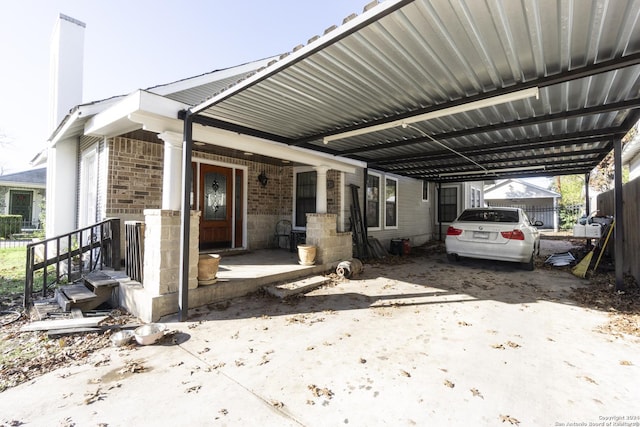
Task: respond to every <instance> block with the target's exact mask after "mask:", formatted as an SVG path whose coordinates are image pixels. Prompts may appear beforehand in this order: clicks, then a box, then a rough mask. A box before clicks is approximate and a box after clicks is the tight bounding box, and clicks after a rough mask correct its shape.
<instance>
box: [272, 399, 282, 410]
mask: <svg viewBox="0 0 640 427" xmlns="http://www.w3.org/2000/svg"><path fill="white" fill-rule="evenodd" d="M271 406H273V407H274V408H283V407H284V403H282V402H280V401H279V400H272V401H271Z"/></svg>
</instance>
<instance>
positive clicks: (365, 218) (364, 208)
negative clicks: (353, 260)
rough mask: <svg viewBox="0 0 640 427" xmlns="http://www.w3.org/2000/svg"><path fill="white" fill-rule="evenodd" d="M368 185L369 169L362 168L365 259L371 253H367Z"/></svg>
mask: <svg viewBox="0 0 640 427" xmlns="http://www.w3.org/2000/svg"><path fill="white" fill-rule="evenodd" d="M368 184H369V168H368V167H366V168H364V183H363V186H362V188H364V191H363V192H362V201H363V202H364V203H363V204H362V228H363V229H364V236H363V239H364V243H363V245H364V255H365V257H366V258H369V256H370V255H371V253H370V252H369V222H368V221H367V185H368Z"/></svg>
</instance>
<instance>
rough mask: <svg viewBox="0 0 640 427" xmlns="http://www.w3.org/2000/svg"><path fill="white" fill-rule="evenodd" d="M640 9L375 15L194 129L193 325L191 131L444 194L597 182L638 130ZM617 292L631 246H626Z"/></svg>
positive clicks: (408, 10) (441, 5)
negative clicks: (519, 184)
mask: <svg viewBox="0 0 640 427" xmlns="http://www.w3.org/2000/svg"><path fill="white" fill-rule="evenodd" d="M639 18H640V3H639V2H638V1H633V0H619V1H616V2H605V1H596V0H593V1H586V0H585V1H581V2H570V1H561V0H539V1H527V0H524V1H520V2H515V1H508V0H504V1H499V0H490V1H486V2H479V1H476V0H457V1H444V0H388V1H385V2H383V3H380V4H377V3H376V2H373V3H370V4H369V5H367V6H366V7H365V10H364V11H363V13H362V14H361V15H358V16H356V15H352V16H349V17H347V18H345V21H344V22H343V24H342V25H341V26H339V27H331V28H329V29H327V31H325V34H324V35H322V36H316V37H313V38H311V39H310V40H309V41H308V43H307V44H306V45H305V46H302V45H300V46H296V47H295V48H294V49H293V50H292V51H291V52H290V53H287V54H284V55H282V56H281V57H280V59H279V60H278V61H276V62H275V63H273V64H270V65H269V66H268V67H266V68H265V69H263V70H261V71H259V72H257V73H256V74H254V75H253V76H251V77H249V78H248V79H246V80H243V81H240V82H238V83H237V84H235V85H233V86H231V87H229V88H227V89H226V90H224V91H222V92H220V93H216V94H211V97H210V98H209V99H208V100H207V101H205V102H203V103H201V104H200V105H197V106H195V107H193V108H191V109H189V110H187V111H183V112H182V113H181V115H180V118H181V119H183V120H184V123H185V125H184V147H183V148H184V150H183V168H182V169H183V198H182V229H183V234H182V239H181V254H182V259H183V264H182V267H181V283H180V287H179V289H180V298H179V301H180V305H181V317H182V318H184V317H186V309H187V308H188V307H187V293H188V289H187V282H188V277H187V276H188V258H189V257H188V254H187V250H188V240H189V234H188V230H189V215H188V214H187V215H185V213H188V212H189V201H190V200H189V192H190V188H191V177H190V173H191V168H190V166H189V165H190V161H191V148H192V142H193V141H192V132H193V126H212V127H217V128H221V129H226V130H230V131H233V132H238V133H242V134H246V135H251V136H254V137H258V138H262V139H264V140H268V141H273V142H278V143H282V144H286V145H289V146H295V147H300V148H305V149H311V150H315V151H320V152H324V153H328V154H330V155H334V156H337V157H345V158H351V159H356V160H359V161H363V162H366V163H367V165H368V167H369V168H374V169H376V170H380V171H386V172H391V173H395V174H398V175H402V176H407V177H413V178H416V179H423V180H428V181H432V182H436V183H439V184H442V183H446V182H459V181H470V180H484V179H501V178H513V177H532V176H557V175H568V174H585V176H587V177H588V174H589V172H590V171H591V170H592V169H593V168H595V167H596V166H597V165H598V164H599V163H600V161H601V160H602V159H603V158H604V157H605V156H606V155H607V154H608V153H609V152H610V151H611V150H612V149H613V150H614V157H615V169H616V177H615V198H616V203H615V206H616V209H615V221H616V229H615V232H616V236H617V237H618V236H622V235H624V230H623V229H622V223H623V222H622V178H621V174H620V171H621V138H622V137H623V136H624V135H625V134H626V133H627V132H628V131H629V129H630V128H631V127H632V126H633V125H634V124H635V123H636V122H637V121H638V119H639V118H640V110H638V107H639V106H640V94H639V91H640V22H639ZM616 254H617V256H616V287H617V288H619V287H621V286H622V278H623V271H622V258H621V254H622V239H621V238H616Z"/></svg>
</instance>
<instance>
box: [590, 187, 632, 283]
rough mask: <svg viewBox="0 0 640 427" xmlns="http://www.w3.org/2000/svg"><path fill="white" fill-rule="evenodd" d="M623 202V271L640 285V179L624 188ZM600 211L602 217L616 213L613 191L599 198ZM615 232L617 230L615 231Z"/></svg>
mask: <svg viewBox="0 0 640 427" xmlns="http://www.w3.org/2000/svg"><path fill="white" fill-rule="evenodd" d="M622 200H623V207H622V215H623V222H624V223H623V226H624V236H622V237H623V239H622V242H623V243H622V249H623V253H622V260H623V261H622V265H623V270H624V272H625V273H631V274H632V275H633V277H635V278H636V282H637V283H640V179H634V180H633V181H631V182H628V183H627V184H625V185H623V186H622ZM598 210H599V211H600V214H601V215H611V216H613V214H614V211H615V200H614V194H613V190H611V191H607V192H606V193H602V194H600V195H599V196H598ZM616 228H617V227H616ZM614 231H617V230H615V229H614ZM615 234H617V233H614V235H615ZM616 237H617V236H616ZM614 246H615V245H611V246H610V247H611V248H613V247H614Z"/></svg>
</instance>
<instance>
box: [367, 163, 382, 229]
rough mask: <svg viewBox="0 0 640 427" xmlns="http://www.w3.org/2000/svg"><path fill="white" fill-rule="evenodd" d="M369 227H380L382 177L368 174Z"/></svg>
mask: <svg viewBox="0 0 640 427" xmlns="http://www.w3.org/2000/svg"><path fill="white" fill-rule="evenodd" d="M367 227H369V228H379V227H380V177H379V176H377V175H369V176H367Z"/></svg>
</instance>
